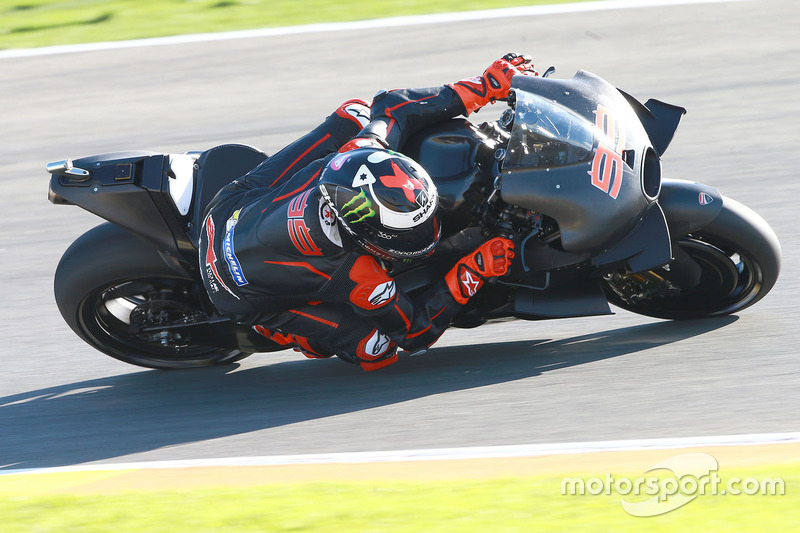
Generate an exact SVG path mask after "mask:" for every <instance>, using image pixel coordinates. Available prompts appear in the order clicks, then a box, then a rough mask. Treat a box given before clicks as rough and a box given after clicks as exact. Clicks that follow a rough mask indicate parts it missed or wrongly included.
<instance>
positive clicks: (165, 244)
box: [50, 152, 191, 256]
mask: <svg viewBox="0 0 800 533" xmlns="http://www.w3.org/2000/svg"><path fill="white" fill-rule="evenodd" d="M167 164H168V156H166V155H164V154H158V153H154V152H115V153H110V154H100V155H95V156H91V157H85V158H81V159H77V160H75V161H73V165H74V166H75V167H76V168H80V169H85V170H88V171H89V172H90V173H91V176H90V177H89V179H86V180H80V179H75V178H73V177H71V176H69V175H59V174H54V175H53V176H52V177H51V178H50V196H51V199H52V198H57V199H58V202H59V203H64V201H66V202H68V203H71V204H75V205H78V206H80V207H81V208H83V209H85V210H87V211H89V212H90V213H94V214H95V215H98V216H99V217H101V218H104V219H106V220H108V221H109V222H113V223H115V224H117V225H118V226H121V227H123V228H125V229H127V230H130V231H131V232H132V233H135V234H137V235H141V236H143V237H145V238H146V239H148V240H150V241H153V242H154V243H155V244H156V245H157V246H158V249H159V250H160V251H161V252H167V253H168V254H170V255H174V256H179V255H180V250H181V249H190V248H191V245H190V244H189V242H188V239H187V238H186V235H185V232H184V230H183V228H182V227H181V224H180V218H179V213H178V212H177V210H176V209H175V207H174V204H173V203H172V201H171V199H170V197H169V192H168V190H167V189H166V188H165V180H166V179H167V178H166V172H167Z"/></svg>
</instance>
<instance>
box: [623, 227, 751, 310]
mask: <svg viewBox="0 0 800 533" xmlns="http://www.w3.org/2000/svg"><path fill="white" fill-rule="evenodd" d="M678 245H679V246H680V247H681V248H682V250H683V251H684V252H686V253H687V254H688V255H689V256H690V257H691V258H692V259H693V260H694V261H695V262H696V263H697V264H698V265H699V266H700V268H701V269H702V274H701V276H700V280H699V283H698V284H697V286H695V287H692V288H688V289H687V288H680V287H679V290H678V291H670V293H668V294H666V295H662V296H658V297H654V298H651V299H646V300H639V301H636V302H634V303H630V302H622V301H621V300H620V297H619V296H618V295H616V294H614V293H613V291H610V290H609V291H608V296H609V300H610V301H612V303H619V305H621V306H622V307H625V308H627V309H629V310H631V311H634V312H640V313H642V314H646V315H650V316H661V317H665V318H696V317H702V316H717V315H725V314H729V313H733V312H735V311H737V310H739V309H741V308H743V307H745V306H746V305H748V304H749V303H750V302H751V301H752V300H753V299H754V298H755V297H756V296H757V295H758V293H759V291H760V290H761V287H762V281H763V273H762V270H761V266H760V265H759V263H758V261H757V260H756V259H755V258H754V257H753V256H752V255H751V254H749V253H748V252H747V251H745V250H741V249H737V248H736V247H734V246H732V245H730V244H728V243H726V242H724V241H722V240H719V239H714V238H712V237H710V236H706V235H702V234H700V235H694V236H692V235H690V236H688V237H686V238H684V239H682V240H681V241H680V242H679V243H678ZM669 268H670V266H668V267H667V268H664V267H662V268H660V269H656V270H655V271H654V272H656V273H657V274H659V275H660V276H662V277H664V278H666V279H670V278H671V277H673V276H672V275H671V273H670V270H669Z"/></svg>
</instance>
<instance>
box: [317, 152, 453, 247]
mask: <svg viewBox="0 0 800 533" xmlns="http://www.w3.org/2000/svg"><path fill="white" fill-rule="evenodd" d="M319 190H320V192H321V193H322V196H323V197H324V198H325V200H326V201H327V202H328V204H329V205H330V206H331V207H332V208H333V211H334V213H335V214H336V218H337V219H338V220H339V222H340V223H341V225H342V227H344V229H345V231H347V232H348V233H349V234H350V236H351V237H352V238H353V240H355V241H356V242H357V243H358V244H359V245H360V246H361V247H362V248H364V249H365V250H366V251H367V252H369V253H370V254H372V255H375V256H378V257H381V258H383V259H388V260H394V259H413V258H416V257H422V256H424V255H426V254H428V253H430V252H431V251H433V249H434V247H435V246H436V244H437V243H438V242H439V237H440V236H441V234H442V231H441V226H440V224H439V221H438V219H437V217H436V208H437V206H438V203H439V195H438V194H437V192H436V186H435V185H434V184H433V180H431V178H430V176H428V173H427V172H425V170H424V169H423V168H422V167H421V166H420V165H418V164H417V163H416V162H414V161H413V160H412V159H410V158H408V157H406V156H404V155H402V154H398V153H396V152H392V151H390V150H383V149H377V148H359V149H356V150H352V151H349V152H345V153H343V154H338V155H337V156H336V157H334V158H333V159H331V160H330V161H329V162H328V165H327V166H326V167H325V169H324V170H323V171H322V175H321V176H320V179H319Z"/></svg>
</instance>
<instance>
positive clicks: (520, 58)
mask: <svg viewBox="0 0 800 533" xmlns="http://www.w3.org/2000/svg"><path fill="white" fill-rule="evenodd" d="M517 74H522V75H524V76H538V73H537V72H536V71H535V70H534V69H533V63H531V58H530V57H529V56H525V55H518V54H514V53H508V54H506V55H504V56H503V57H502V58H501V59H498V60H496V61H495V62H494V63H492V64H491V65H489V68H487V69H486V70H485V71H484V72H483V75H482V76H479V77H474V78H467V79H465V80H461V81H457V82H456V83H453V84H450V87H452V88H453V90H454V91H455V92H456V93H457V94H458V96H459V97H460V98H461V102H462V103H463V104H464V109H466V111H467V114H469V113H472V112H473V111H475V110H477V109H480V108H481V107H483V106H485V105H486V104H489V103H494V102H495V101H497V100H504V99H506V98H508V91H509V90H510V89H511V78H513V77H514V76H516V75H517Z"/></svg>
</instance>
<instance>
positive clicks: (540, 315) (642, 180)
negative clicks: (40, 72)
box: [47, 69, 781, 368]
mask: <svg viewBox="0 0 800 533" xmlns="http://www.w3.org/2000/svg"><path fill="white" fill-rule="evenodd" d="M552 70H553V69H550V70H549V71H548V74H549V73H551V72H552ZM508 104H509V108H508V109H507V110H506V111H505V112H504V114H503V115H502V117H501V118H500V119H499V120H498V121H496V122H491V123H483V124H481V125H475V124H473V123H471V122H469V121H468V120H465V119H452V120H449V121H446V122H443V123H440V124H437V125H435V126H434V127H432V128H429V129H427V130H425V131H423V132H421V133H420V134H418V135H417V136H416V137H415V138H413V139H411V140H410V141H409V142H408V143H407V145H406V146H404V147H403V148H402V151H403V152H404V153H405V154H407V155H408V156H410V157H412V158H414V159H415V160H416V161H418V162H420V163H421V164H422V166H423V167H424V168H425V169H426V170H427V171H428V172H429V174H430V175H431V177H432V178H433V179H434V181H435V182H436V186H437V188H438V191H439V197H440V203H439V213H440V216H441V220H442V228H443V238H442V242H441V243H440V245H439V246H438V247H437V249H436V252H435V253H434V254H433V255H431V256H430V257H428V258H425V259H423V260H419V261H415V262H410V263H405V262H402V263H397V264H392V265H390V273H391V275H392V276H393V277H394V278H395V279H396V280H397V283H398V285H399V286H400V287H402V288H403V289H404V290H406V291H408V292H410V293H412V294H413V293H414V292H415V291H418V290H422V289H424V288H425V287H427V286H428V285H430V284H431V283H432V282H434V281H436V280H439V279H441V277H442V276H443V275H444V274H445V273H446V272H447V271H448V270H449V269H450V268H451V267H452V265H453V264H454V263H455V262H456V261H457V260H458V259H459V258H460V257H461V256H462V255H463V254H464V253H465V252H468V251H471V250H473V249H474V248H475V247H476V246H477V245H478V244H479V243H481V242H483V241H484V240H485V239H486V238H488V237H490V236H493V235H503V236H506V237H509V238H512V239H513V240H514V241H515V243H516V248H517V257H516V258H515V260H514V264H513V266H512V269H511V272H510V273H509V274H508V275H506V276H504V277H502V278H495V279H493V280H490V282H488V283H487V284H486V286H485V287H484V288H483V289H482V290H481V291H480V292H479V293H478V294H477V295H476V296H475V297H473V298H472V299H471V300H470V301H469V303H468V304H467V305H466V306H465V307H464V308H463V309H462V311H461V312H460V313H459V314H458V315H457V316H456V317H455V319H454V320H453V322H452V326H453V327H461V328H470V327H476V326H480V325H481V324H484V323H486V322H487V321H490V320H492V319H497V318H508V317H516V318H519V319H525V320H542V319H551V318H565V317H578V316H588V315H603V314H611V309H610V307H609V302H610V303H612V304H614V305H616V306H619V307H621V308H624V309H627V310H629V311H632V312H634V313H639V314H643V315H648V316H652V317H658V318H666V319H691V318H699V317H707V316H719V315H725V314H729V313H735V312H738V311H740V310H742V309H744V308H746V307H749V306H751V305H753V304H754V303H756V302H757V301H759V300H760V299H761V298H763V297H764V296H765V295H766V294H767V293H768V292H769V291H770V289H771V288H772V287H773V285H774V284H775V282H776V280H777V278H778V273H779V271H780V262H781V250H780V244H779V243H778V239H777V237H776V235H775V232H774V231H773V230H772V229H771V228H770V226H769V225H768V224H767V223H766V222H765V221H764V220H763V219H762V218H761V217H760V216H759V215H757V214H756V213H755V212H753V211H752V210H751V209H749V208H747V207H746V206H744V205H742V204H741V203H739V202H737V201H735V200H732V199H730V198H727V197H725V196H723V195H722V194H720V192H719V191H717V190H716V189H715V188H713V187H709V186H707V185H702V184H699V183H694V182H690V181H684V180H678V179H666V178H662V176H661V160H660V157H661V156H662V154H663V153H664V151H665V150H666V149H667V147H668V145H669V144H670V142H671V140H672V137H673V135H674V133H675V130H676V128H677V126H678V123H679V122H680V119H681V117H682V116H683V114H684V113H685V112H686V110H685V109H683V108H681V107H677V106H674V105H670V104H666V103H664V102H660V101H658V100H648V101H647V102H646V103H644V104H642V103H640V102H639V101H637V100H636V99H634V98H633V97H632V96H630V95H628V94H626V93H625V92H623V91H620V90H618V89H615V88H614V87H613V86H612V85H610V84H609V83H608V82H606V81H604V80H602V79H601V78H599V77H597V76H595V75H593V74H590V73H588V72H584V71H580V72H578V73H577V74H576V75H575V76H574V77H573V78H572V79H566V80H562V79H553V78H549V77H547V76H546V75H545V76H543V77H530V76H515V77H514V79H513V83H512V91H511V94H510V97H509V100H508ZM266 158H267V155H266V154H264V153H263V152H260V151H258V150H256V149H254V148H252V147H249V146H244V145H224V146H218V147H215V148H212V149H210V150H208V151H204V152H188V153H184V154H162V153H152V152H120V153H111V154H103V155H96V156H91V157H85V158H81V159H77V160H75V161H70V160H65V161H60V162H56V163H51V164H49V165H48V166H47V170H48V172H49V173H50V174H52V176H51V179H50V191H49V199H50V201H51V202H53V203H54V204H68V205H78V206H80V207H82V208H84V209H86V210H88V211H90V212H92V213H94V214H96V215H98V216H100V217H102V218H104V219H106V220H107V221H108V222H107V223H104V224H101V225H99V226H97V227H95V228H94V229H91V230H90V231H88V232H86V233H85V234H84V235H82V236H81V237H80V238H78V239H77V240H76V241H75V242H74V243H73V244H72V245H71V246H70V247H69V248H68V249H67V251H66V252H65V253H64V256H63V257H62V259H61V261H60V262H59V264H58V268H57V269H56V273H55V297H56V302H57V304H58V308H59V311H60V312H61V314H62V316H63V317H64V320H66V322H67V324H69V326H70V328H72V330H73V331H74V332H75V333H77V334H78V336H80V337H81V338H82V339H83V340H84V341H86V342H87V343H89V344H90V345H91V346H93V347H94V348H96V349H98V350H100V351H101V352H104V353H106V354H108V355H110V356H112V357H115V358H117V359H120V360H122V361H126V362H128V363H132V364H136V365H141V366H145V367H150V368H188V367H196V366H202V365H216V364H225V363H230V362H233V361H236V360H239V359H242V358H243V357H246V356H247V355H250V354H251V353H254V352H269V351H276V350H280V349H283V348H282V347H280V346H278V345H276V344H274V343H272V342H271V341H269V340H268V339H266V338H265V337H263V336H261V335H259V334H257V333H256V332H254V331H253V329H252V328H251V327H250V326H248V325H243V324H237V323H234V322H232V321H230V320H229V319H227V318H225V317H224V316H221V315H220V314H219V313H218V312H217V311H216V310H215V309H214V307H213V306H212V304H211V302H210V300H209V299H208V296H207V294H206V292H205V290H204V289H203V284H202V282H201V281H200V272H199V268H198V257H197V242H198V229H199V228H200V227H201V221H202V216H203V211H204V208H205V207H206V205H207V204H208V202H209V201H210V200H211V198H212V197H213V196H214V194H215V193H216V192H217V191H218V190H219V189H220V188H221V187H222V186H224V185H226V184H227V183H229V182H230V181H232V180H233V179H235V178H236V177H239V176H241V175H244V174H245V173H247V172H248V171H249V170H250V169H252V168H254V167H255V166H256V165H258V164H259V163H261V162H262V161H263V160H265V159H266Z"/></svg>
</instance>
